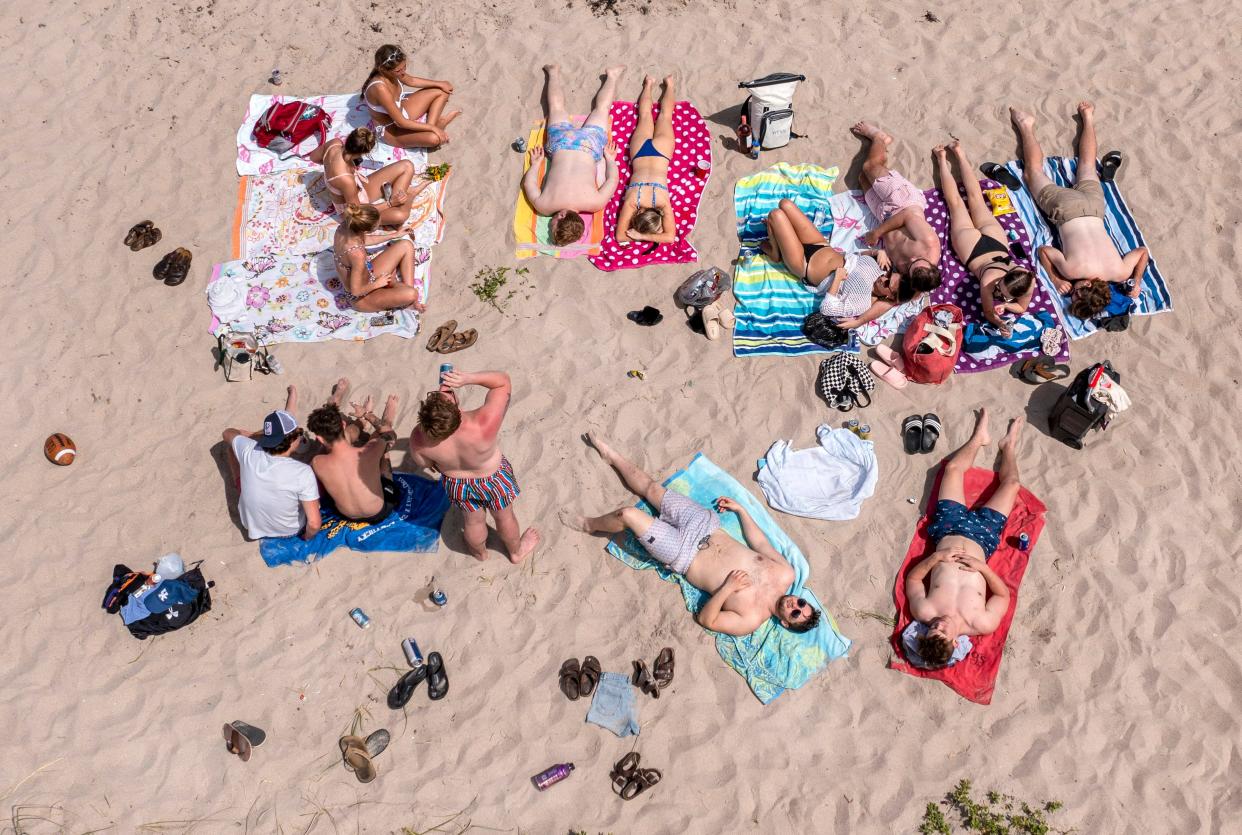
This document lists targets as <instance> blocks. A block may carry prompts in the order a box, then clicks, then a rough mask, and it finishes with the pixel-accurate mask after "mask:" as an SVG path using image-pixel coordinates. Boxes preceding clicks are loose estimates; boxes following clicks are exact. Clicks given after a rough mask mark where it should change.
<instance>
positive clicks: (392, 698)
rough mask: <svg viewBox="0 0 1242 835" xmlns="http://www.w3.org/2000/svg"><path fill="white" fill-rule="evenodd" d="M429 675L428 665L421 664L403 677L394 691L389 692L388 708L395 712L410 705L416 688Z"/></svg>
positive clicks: (393, 688) (394, 686) (394, 687)
mask: <svg viewBox="0 0 1242 835" xmlns="http://www.w3.org/2000/svg"><path fill="white" fill-rule="evenodd" d="M427 675H428V670H427V665H426V664H421V665H419V666H417V667H415V668H414V669H412V670H410V671H409V672H408V673H406V674H405V675H403V676H401V678H400V679H398V680H397V683H396V684H394V685H393V687H392V689H391V690H389V691H388V707H390V708H392V709H393V710H400V709H401V708H403V707H405V706H406V705H407V704H409V702H410V699H411V698H413V697H414V690H415V688H417V687H418V685H419V684H421V683H422V682H423V680H424V679H425V678H427Z"/></svg>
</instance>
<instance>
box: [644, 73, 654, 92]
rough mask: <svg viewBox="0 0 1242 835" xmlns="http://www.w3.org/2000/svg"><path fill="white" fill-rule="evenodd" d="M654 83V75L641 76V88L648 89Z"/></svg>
mask: <svg viewBox="0 0 1242 835" xmlns="http://www.w3.org/2000/svg"><path fill="white" fill-rule="evenodd" d="M655 83H656V80H655V76H654V75H644V76H643V89H644V90H650V89H651V87H652V85H654V84H655Z"/></svg>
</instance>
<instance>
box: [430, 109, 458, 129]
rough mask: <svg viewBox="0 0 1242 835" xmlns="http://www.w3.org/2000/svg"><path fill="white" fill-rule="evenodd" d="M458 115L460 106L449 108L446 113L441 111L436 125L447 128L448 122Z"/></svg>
mask: <svg viewBox="0 0 1242 835" xmlns="http://www.w3.org/2000/svg"><path fill="white" fill-rule="evenodd" d="M460 115H461V109H460V108H459V109H457V110H450V111H449V112H448V113H443V114H441V115H440V121H438V122H436V127H438V128H447V127H448V126H449V122H451V121H453V120H454V119H456V118H457V117H458V116H460Z"/></svg>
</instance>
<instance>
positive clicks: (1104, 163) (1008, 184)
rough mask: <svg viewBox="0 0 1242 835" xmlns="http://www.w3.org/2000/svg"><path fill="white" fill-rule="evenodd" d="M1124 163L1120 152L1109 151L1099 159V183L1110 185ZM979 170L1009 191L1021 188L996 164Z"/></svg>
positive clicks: (1017, 181)
mask: <svg viewBox="0 0 1242 835" xmlns="http://www.w3.org/2000/svg"><path fill="white" fill-rule="evenodd" d="M1123 162H1125V157H1123V156H1122V155H1121V151H1109V152H1108V153H1107V154H1105V155H1104V156H1103V158H1101V159H1100V182H1102V183H1111V182H1112V181H1113V180H1115V179H1116V178H1117V172H1118V171H1119V170H1121V164H1122V163H1123ZM979 170H980V171H981V172H982V173H983V176H985V177H987V178H988V179H989V180H995V181H996V182H998V183H1000V184H1001V185H1003V186H1004V187H1005V188H1007V189H1009V190H1010V191H1017V190H1018V189H1020V188H1022V181H1021V180H1019V179H1018V178H1017V177H1016V176H1014V173H1013V172H1012V171H1010V170H1009V169H1008V168H1006V167H1005V166H1003V165H1001V164H1000V163H998V162H985V163H984V164H983V165H980V166H979Z"/></svg>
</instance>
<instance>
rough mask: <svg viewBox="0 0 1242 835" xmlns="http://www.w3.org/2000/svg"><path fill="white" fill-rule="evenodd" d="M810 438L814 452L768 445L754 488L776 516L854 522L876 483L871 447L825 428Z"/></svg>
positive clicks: (781, 444)
mask: <svg viewBox="0 0 1242 835" xmlns="http://www.w3.org/2000/svg"><path fill="white" fill-rule="evenodd" d="M815 434H816V435H817V436H818V438H819V446H817V447H809V448H807V449H799V450H794V449H792V448H791V442H790V441H777V442H776V443H774V444H772V447H771V449H769V450H768V453H767V455H766V456H765V458H764V459H763V460H762V461H760V463H759V467H760V469H759V486H760V487H761V488H762V489H763V494H764V496H766V497H767V500H768V504H769V505H771V506H772V507H774V508H776V509H777V510H782V511H784V512H786V513H792V514H794V515H795V516H807V517H810V518H812V519H827V520H829V521H839V520H843V519H853V518H855V517H857V516H858V514H859V512H860V511H861V509H862V503H863V501H864V500H865V499H869V498H871V496H872V495H873V494H874V493H875V485H876V482H877V481H878V480H879V478H880V465H879V463H878V462H877V461H876V457H875V445H874V444H873V443H872V442H871V441H864V440H863V439H861V438H859V437H858V436H857V435H855V434H854V433H853V432H851V431H850V430H848V429H833V428H832V427H831V426H829V425H828V424H826V423H825V424H822V425H821V426H820V427H819V428H818V429H817V430H815Z"/></svg>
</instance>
